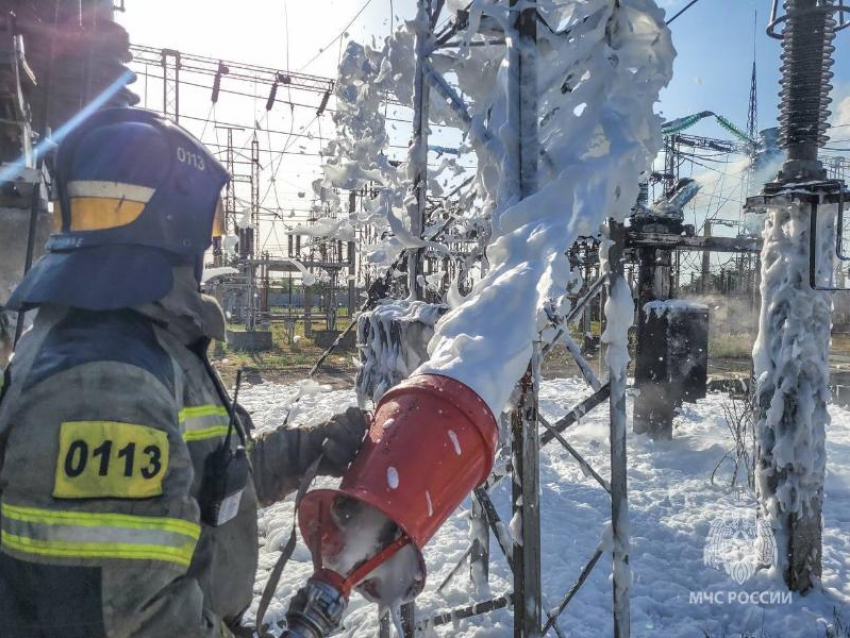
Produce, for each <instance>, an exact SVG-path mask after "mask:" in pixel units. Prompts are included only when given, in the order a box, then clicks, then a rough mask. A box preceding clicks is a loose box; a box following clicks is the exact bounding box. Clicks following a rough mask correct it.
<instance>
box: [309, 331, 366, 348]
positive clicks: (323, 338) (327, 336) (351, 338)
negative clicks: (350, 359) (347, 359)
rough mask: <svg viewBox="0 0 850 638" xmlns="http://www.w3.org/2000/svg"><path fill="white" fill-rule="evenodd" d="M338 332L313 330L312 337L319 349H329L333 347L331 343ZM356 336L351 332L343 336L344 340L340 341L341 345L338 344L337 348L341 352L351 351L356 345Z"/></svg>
mask: <svg viewBox="0 0 850 638" xmlns="http://www.w3.org/2000/svg"><path fill="white" fill-rule="evenodd" d="M340 332H341V331H340V330H314V331H313V336H314V337H315V341H316V345H317V346H319V347H320V348H330V347H331V346H332V345H333V342H334V341H335V340H336V338H337V337H338V336H339V334H340ZM356 340H357V334H356V333H355V332H354V330H352V331H351V332H349V333H348V334H347V335H345V339H343V340H342V343H340V344H339V347H340V348H341V349H343V350H353V349H354V346H355V344H356Z"/></svg>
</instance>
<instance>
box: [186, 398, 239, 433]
mask: <svg viewBox="0 0 850 638" xmlns="http://www.w3.org/2000/svg"><path fill="white" fill-rule="evenodd" d="M178 416H179V419H180V430H181V432H182V433H183V440H184V441H186V442H191V441H203V440H206V439H213V438H216V437H219V436H224V435H226V434H227V426H228V424H229V423H230V415H229V414H228V412H227V408H224V407H222V406H220V405H216V404H214V403H208V404H206V405H196V406H192V407H188V408H183V409H182V410H180V413H179V415H178Z"/></svg>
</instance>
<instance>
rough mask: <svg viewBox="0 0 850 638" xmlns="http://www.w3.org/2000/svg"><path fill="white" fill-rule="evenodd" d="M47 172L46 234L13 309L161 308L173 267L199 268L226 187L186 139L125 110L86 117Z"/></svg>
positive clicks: (205, 155) (210, 161)
mask: <svg viewBox="0 0 850 638" xmlns="http://www.w3.org/2000/svg"><path fill="white" fill-rule="evenodd" d="M54 168H55V170H54V184H55V187H54V193H55V201H54V210H53V221H54V224H53V225H54V230H53V234H52V235H51V236H50V239H49V240H48V242H47V253H46V254H45V255H44V256H43V257H42V258H41V259H40V260H39V261H38V262H37V263H36V264H35V265H34V266H33V268H32V269H31V270H30V272H29V273H28V274H27V276H26V277H25V278H24V280H23V281H22V282H21V283H20V285H19V286H18V287H17V288H16V289H15V291H14V293H13V294H12V296H11V298H10V299H9V302H8V304H7V305H8V307H10V308H12V309H21V308H27V307H31V306H37V305H39V304H43V303H58V304H62V305H67V306H73V307H77V308H86V309H89V310H108V309H115V308H128V307H132V306H137V305H140V304H144V303H149V302H152V301H156V300H158V299H161V298H162V297H164V296H165V295H166V294H168V292H169V291H170V290H171V287H172V284H173V280H172V267H173V266H174V265H177V264H196V263H200V262H202V260H203V255H204V252H205V251H206V250H207V249H208V248H209V247H210V244H211V243H212V233H213V227H214V225H215V223H216V216H217V213H218V208H219V206H220V194H221V189H222V187H223V186H224V185H225V184H226V183H227V181H228V179H229V177H228V175H227V171H225V170H224V168H223V167H222V166H221V164H219V163H218V161H217V160H216V159H215V157H213V155H212V154H211V153H210V152H209V151H208V150H207V149H206V148H205V147H204V146H203V145H202V144H201V143H200V142H199V141H198V140H197V139H195V138H194V137H193V136H192V135H190V134H189V133H187V132H186V131H185V130H183V129H182V128H180V127H178V126H176V125H175V124H173V123H172V122H170V121H168V120H166V119H165V118H163V117H162V116H160V115H157V114H156V113H152V112H150V111H145V110H142V109H133V108H117V109H108V110H104V111H100V112H98V113H95V114H94V115H92V116H91V117H90V118H89V119H88V120H86V121H85V122H84V123H83V124H82V125H81V126H80V127H79V128H77V129H76V130H75V131H73V132H72V133H71V134H69V135H68V137H66V138H65V139H64V140H63V141H62V143H61V144H60V146H59V149H58V151H57V154H56V161H55V167H54Z"/></svg>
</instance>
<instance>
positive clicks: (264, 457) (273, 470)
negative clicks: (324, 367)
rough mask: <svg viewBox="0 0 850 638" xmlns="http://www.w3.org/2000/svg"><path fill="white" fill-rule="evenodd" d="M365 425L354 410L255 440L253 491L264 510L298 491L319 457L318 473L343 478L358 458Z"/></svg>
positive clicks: (273, 431)
mask: <svg viewBox="0 0 850 638" xmlns="http://www.w3.org/2000/svg"><path fill="white" fill-rule="evenodd" d="M367 428H368V423H367V421H366V417H365V415H364V414H363V412H361V411H360V410H359V409H357V408H348V410H346V411H345V412H343V413H341V414H337V415H335V416H333V417H332V418H331V419H330V420H329V421H327V422H326V423H323V424H321V425H316V426H313V427H281V428H278V429H276V430H272V431H271V432H264V433H263V434H261V435H260V436H257V437H255V438H254V440H253V442H252V444H251V446H250V455H251V465H252V466H253V477H254V487H255V489H256V492H257V498H258V499H259V501H260V503H261V504H262V505H263V506H267V505H271V504H272V503H276V502H278V501H280V500H282V499H283V498H285V497H286V495H287V494H290V493H291V492H293V491H295V490H296V489H298V484H299V481H300V480H301V477H302V476H303V475H304V473H305V472H306V471H307V468H309V467H310V465H312V463H313V462H314V461H315V460H316V458H317V457H318V456H319V454H322V455H323V457H322V463H321V464H320V465H319V473H320V474H324V475H326V476H342V474H343V472H345V469H346V468H347V467H348V465H349V464H350V463H351V461H353V460H354V457H355V456H357V451H358V450H359V449H360V446H361V445H362V443H363V437H364V435H365V434H366V430H367Z"/></svg>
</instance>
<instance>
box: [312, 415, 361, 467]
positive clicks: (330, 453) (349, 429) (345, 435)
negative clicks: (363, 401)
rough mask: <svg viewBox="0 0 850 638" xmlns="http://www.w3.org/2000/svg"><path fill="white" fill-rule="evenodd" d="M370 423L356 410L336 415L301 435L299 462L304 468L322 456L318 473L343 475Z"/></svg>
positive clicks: (355, 454)
mask: <svg viewBox="0 0 850 638" xmlns="http://www.w3.org/2000/svg"><path fill="white" fill-rule="evenodd" d="M368 429H369V424H368V422H367V421H366V417H365V415H364V414H363V412H362V411H361V410H360V409H359V408H348V409H347V410H346V411H345V412H342V413H340V414H335V415H334V416H333V417H331V419H330V420H329V421H328V422H327V423H324V424H322V425H317V426H315V427H313V428H310V429H308V430H305V431H304V432H303V433H302V437H301V438H302V440H301V446H300V448H301V449H300V452H301V459H299V460H300V462H301V463H302V464H303V465H304V467H305V469H306V467H308V466H309V465H310V463H312V462H313V461H314V460H315V458H316V457H317V456H318V455H319V454H320V453H321V454H323V455H324V457H323V458H322V463H321V464H320V465H319V473H320V474H323V475H325V476H337V477H339V476H342V475H343V473H344V472H345V470H346V468H347V467H348V466H349V465H350V464H351V462H352V461H353V460H354V457H355V456H357V452H358V451H359V450H360V446H361V445H362V444H363V438H364V437H365V435H366V431H367V430H368Z"/></svg>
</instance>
